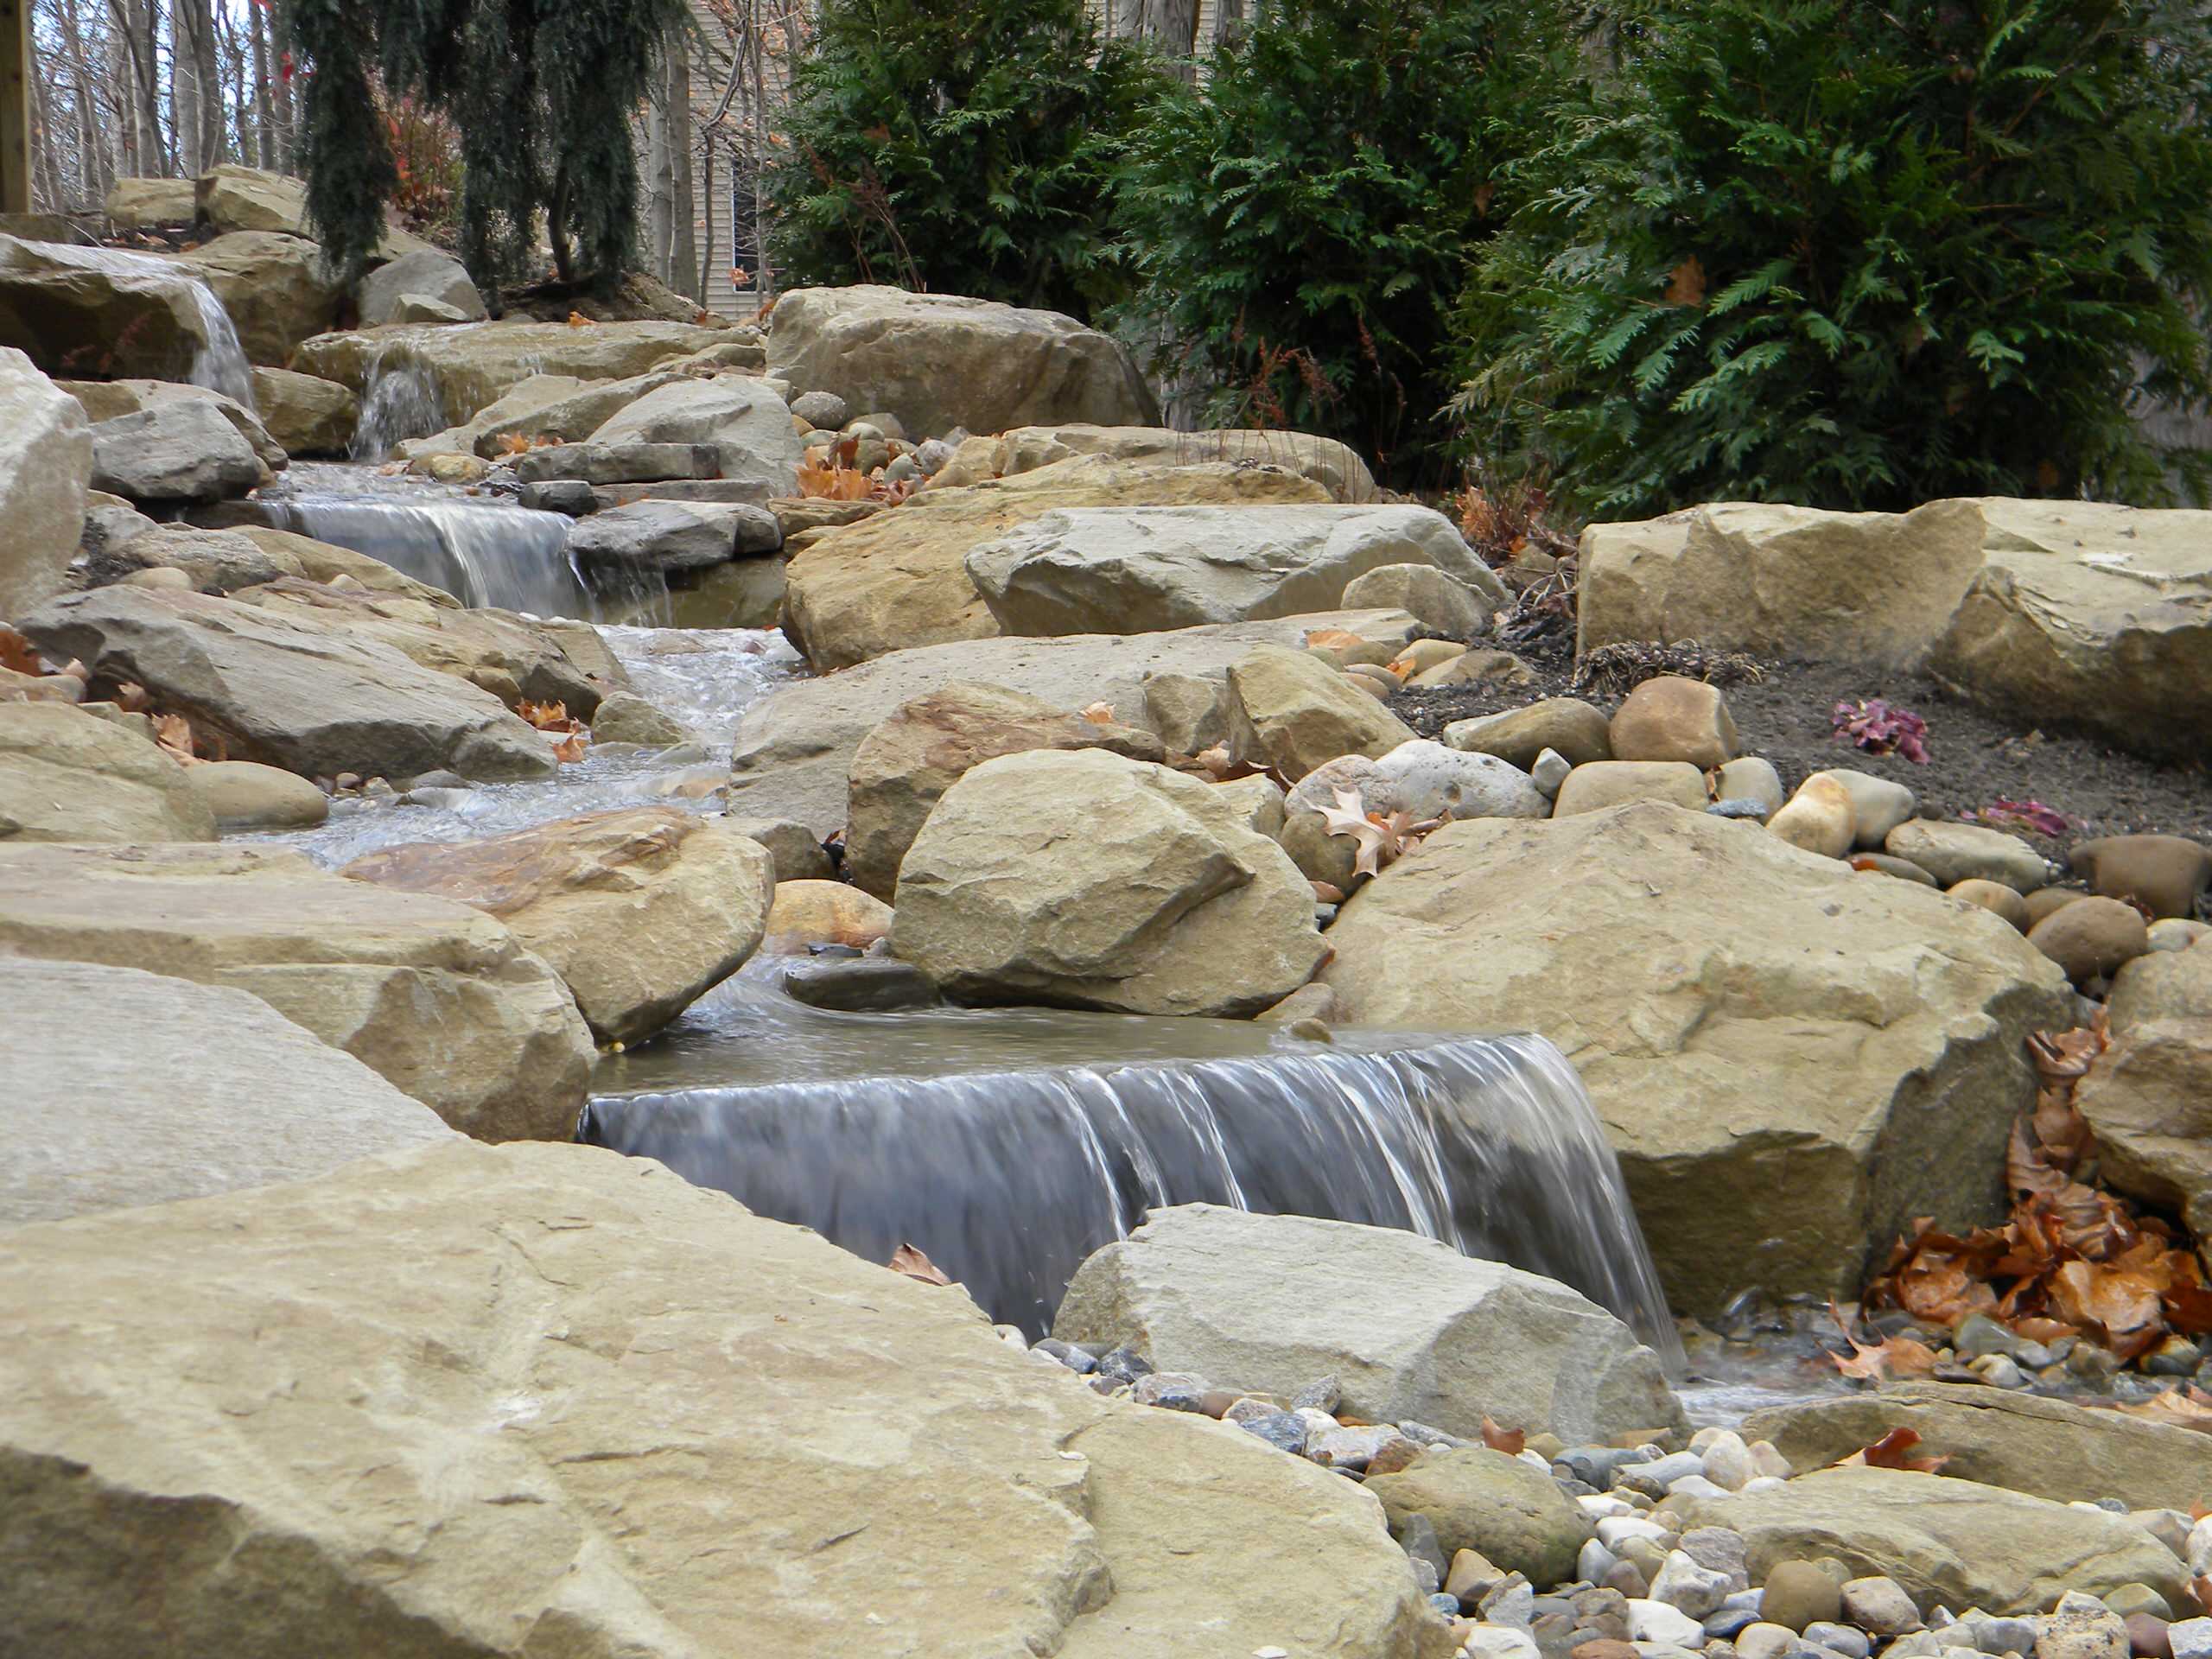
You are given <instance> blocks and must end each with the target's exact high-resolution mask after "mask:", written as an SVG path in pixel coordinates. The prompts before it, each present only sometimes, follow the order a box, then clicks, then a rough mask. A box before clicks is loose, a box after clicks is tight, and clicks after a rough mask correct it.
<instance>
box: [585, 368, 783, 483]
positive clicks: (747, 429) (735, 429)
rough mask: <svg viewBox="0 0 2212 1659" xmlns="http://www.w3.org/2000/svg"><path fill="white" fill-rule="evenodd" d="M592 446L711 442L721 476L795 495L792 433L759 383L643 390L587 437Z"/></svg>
mask: <svg viewBox="0 0 2212 1659" xmlns="http://www.w3.org/2000/svg"><path fill="white" fill-rule="evenodd" d="M591 441H592V442H594V444H633V443H692V444H711V445H713V446H714V448H715V451H716V453H717V454H718V455H719V457H720V460H721V475H722V477H724V478H726V479H736V480H744V481H746V482H749V483H755V484H760V485H764V486H766V487H767V488H768V489H769V491H770V492H771V493H773V494H776V495H794V494H797V493H798V462H799V442H798V434H797V433H796V432H794V431H792V429H791V410H790V409H789V408H788V407H787V406H786V405H785V403H784V400H783V399H782V398H780V397H777V396H776V394H775V393H774V392H772V391H770V390H769V389H768V387H767V386H766V384H765V383H764V382H762V381H760V380H755V379H751V378H747V377H745V376H743V375H721V376H719V377H717V378H715V379H712V380H677V381H674V382H671V384H670V385H664V386H662V387H659V388H658V390H656V391H649V392H647V393H646V394H645V396H644V397H640V398H639V399H638V401H637V402H635V403H634V404H630V405H629V406H628V407H627V408H626V409H624V410H620V412H618V413H617V414H615V415H613V416H611V417H609V418H608V419H607V422H606V423H604V424H603V425H601V427H600V428H599V429H597V430H596V431H594V432H593V434H592V435H591Z"/></svg>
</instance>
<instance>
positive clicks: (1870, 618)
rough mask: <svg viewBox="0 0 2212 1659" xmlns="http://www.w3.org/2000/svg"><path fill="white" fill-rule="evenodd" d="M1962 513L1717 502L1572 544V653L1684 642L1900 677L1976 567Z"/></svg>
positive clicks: (1943, 505)
mask: <svg viewBox="0 0 2212 1659" xmlns="http://www.w3.org/2000/svg"><path fill="white" fill-rule="evenodd" d="M1983 535H1984V525H1983V522H1982V516H1981V514H1980V512H1978V511H1976V510H1975V505H1974V503H1973V502H1970V501H1931V502H1929V504H1928V505H1925V506H1923V507H1916V508H1915V509H1914V510H1913V511H1912V512H1903V513H1888V512H1822V511H1821V510H1820V509H1818V508H1815V507H1793V506H1783V505H1770V504H1767V503H1764V502H1746V501H1723V502H1718V503H1715V504H1713V505H1709V506H1699V507H1688V508H1685V509H1684V510H1682V511H1681V512H1671V513H1669V514H1668V515H1667V516H1666V517H1664V518H1652V519H1647V520H1644V521H1642V522H1639V523H1633V524H1592V525H1590V526H1589V527H1588V528H1587V529H1586V530H1585V531H1583V532H1582V547H1581V591H1580V598H1579V601H1578V603H1579V607H1580V608H1579V612H1578V614H1579V617H1580V634H1579V637H1578V640H1577V647H1578V649H1579V650H1580V651H1584V652H1586V651H1589V650H1591V649H1592V648H1593V647H1595V646H1598V645H1613V644H1617V643H1620V642H1624V641H1643V640H1666V641H1673V640H1676V639H1696V640H1700V641H1702V642H1703V643H1704V644H1705V645H1708V646H1711V647H1713V648H1715V649H1719V650H1727V651H1748V652H1758V653H1760V654H1762V655H1766V656H1777V657H1815V658H1835V659H1846V660H1851V661H1857V662H1864V663H1866V664H1870V665H1872V666H1877V667H1886V668H1903V667H1906V666H1909V665H1910V664H1915V663H1917V662H1919V661H1920V660H1921V659H1922V658H1924V657H1925V656H1926V655H1927V653H1928V651H1929V647H1931V646H1932V645H1934V644H1935V643H1936V639H1937V638H1938V637H1940V636H1941V634H1942V632H1943V627H1944V625H1945V624H1946V623H1947V622H1948V620H1950V616H1951V613H1952V612H1953V611H1955V610H1956V609H1957V608H1958V604H1959V601H1960V600H1961V599H1962V598H1964V597H1965V595H1966V591H1967V583H1969V582H1972V581H1973V579H1974V572H1975V571H1976V570H1977V569H1980V565H1981V562H1982V553H1981V549H1982V542H1983Z"/></svg>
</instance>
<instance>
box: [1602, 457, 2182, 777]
mask: <svg viewBox="0 0 2212 1659" xmlns="http://www.w3.org/2000/svg"><path fill="white" fill-rule="evenodd" d="M2208 527H2212V518H2208V517H2207V516H2206V515H2204V514H2203V513H2202V512H2191V511H2164V512H2152V511H2145V510H2141V509H2138V508H2133V507H2122V506H2114V505H2108V504H2106V503H2102V502H2093V501H2029V500H2014V499H2006V498H2001V497H1986V498H1978V499H1959V500H1948V501H1932V502H1929V504H1927V505H1924V506H1921V507H1916V508H1915V509H1914V510H1913V511H1912V512H1905V513H1879V512H1859V513H1843V512H1820V511H1817V510H1815V509H1813V508H1809V507H1791V506H1777V505H1759V504H1752V503H1745V502H1724V503H1719V504H1717V505H1709V506H1700V507H1693V508H1689V509H1687V510H1686V511H1684V512H1676V513H1671V514H1669V515H1668V516H1667V517H1665V518H1655V519H1650V520H1648V521H1646V522H1643V523H1638V524H1592V525H1591V526H1590V527H1589V528H1588V529H1587V530H1586V531H1584V532H1583V537H1582V557H1581V584H1582V585H1581V594H1580V630H1581V632H1580V648H1581V649H1582V650H1584V651H1588V650H1590V649H1591V648H1592V647H1594V646H1598V645H1608V644H1611V643H1614V642H1616V641H1621V640H1651V639H1659V640H1676V639H1697V640H1700V641H1701V642H1702V643H1703V644H1705V645H1707V646H1709V647H1718V648H1721V649H1726V650H1739V651H1750V652H1759V653H1762V654H1769V655H1777V656H1781V655H1795V656H1810V657H1816V658H1829V659H1834V660H1850V661H1855V662H1864V663H1868V664H1872V665H1875V666H1877V667H1887V668H1904V667H1918V666H1921V665H1923V664H1924V665H1926V666H1928V667H1929V668H1930V669H1932V670H1933V671H1934V672H1935V673H1936V676H1937V677H1939V678H1941V679H1943V680H1945V681H1947V682H1948V683H1950V684H1951V685H1952V686H1953V687H1954V688H1955V689H1956V690H1958V691H1959V692H1961V694H1962V695H1964V696H1967V697H1969V698H1971V699H1972V700H1974V701H1975V702H1980V703H1982V704H1984V705H1985V706H1986V707H1988V708H1990V709H1994V710H1995V711H1997V712H1998V713H1999V714H2000V715H2005V716H2007V717H2010V718H2013V719H2016V720H2018V721H2022V722H2023V723H2024V724H2034V723H2037V722H2048V721H2053V720H2057V721H2065V722H2068V723H2069V724H2074V725H2079V726H2084V727H2088V728H2092V729H2094V730H2096V731H2098V732H2101V733H2102V734H2106V735H2107V736H2109V737H2112V738H2113V739H2116V740H2117V741H2120V743H2121V744H2123V745H2125V746H2126V747H2130V748H2133V749H2138V750H2140V751H2142V752H2144V753H2151V754H2161V755H2173V756H2176V757H2177V758H2178V757H2180V756H2183V755H2186V754H2188V753H2193V749H2192V747H2191V746H2192V744H2193V743H2194V742H2195V741H2196V738H2195V734H2196V733H2197V732H2198V731H2200V730H2201V729H2202V728H2203V727H2204V726H2205V724H2206V722H2207V721H2212V563H2208V561H2207V560H2206V558H2205V556H2204V553H2203V548H2204V545H2205V542H2206V538H2207V536H2208V535H2209V534H2212V528H2208Z"/></svg>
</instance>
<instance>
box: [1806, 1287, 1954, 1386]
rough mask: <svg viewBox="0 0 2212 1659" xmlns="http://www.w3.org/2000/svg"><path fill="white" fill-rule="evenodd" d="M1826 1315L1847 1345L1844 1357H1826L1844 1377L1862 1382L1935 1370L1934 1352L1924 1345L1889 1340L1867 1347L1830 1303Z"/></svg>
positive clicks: (1901, 1339)
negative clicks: (1832, 1321)
mask: <svg viewBox="0 0 2212 1659" xmlns="http://www.w3.org/2000/svg"><path fill="white" fill-rule="evenodd" d="M1828 1316H1829V1317H1830V1318H1831V1319H1834V1321H1835V1328H1836V1329H1837V1330H1839V1331H1840V1332H1842V1333H1843V1339H1844V1340H1845V1341H1846V1342H1847V1343H1849V1344H1851V1352H1850V1354H1849V1356H1848V1357H1847V1356H1845V1355H1842V1354H1834V1353H1832V1354H1830V1355H1829V1356H1828V1357H1829V1358H1830V1359H1832V1360H1834V1362H1835V1368H1836V1370H1839V1371H1841V1372H1842V1373H1843V1374H1844V1375H1845V1376H1852V1377H1857V1378H1858V1379H1859V1381H1861V1382H1864V1383H1879V1382H1880V1381H1881V1380H1882V1379H1883V1378H1884V1377H1887V1376H1927V1375H1928V1374H1929V1372H1930V1371H1932V1370H1935V1369H1936V1351H1935V1350H1934V1349H1932V1348H1930V1347H1929V1345H1928V1344H1926V1343H1924V1342H1916V1341H1914V1340H1913V1339H1912V1338H1910V1337H1891V1338H1886V1339H1885V1340H1884V1341H1882V1342H1878V1343H1876V1344H1873V1345H1872V1346H1871V1347H1870V1346H1869V1345H1867V1344H1865V1343H1863V1342H1861V1341H1859V1338H1856V1337H1854V1336H1853V1335H1852V1334H1851V1326H1850V1325H1848V1324H1847V1322H1846V1321H1845V1319H1844V1317H1843V1312H1842V1310H1841V1309H1840V1308H1839V1307H1837V1306H1836V1305H1835V1303H1834V1300H1830V1301H1829V1303H1828Z"/></svg>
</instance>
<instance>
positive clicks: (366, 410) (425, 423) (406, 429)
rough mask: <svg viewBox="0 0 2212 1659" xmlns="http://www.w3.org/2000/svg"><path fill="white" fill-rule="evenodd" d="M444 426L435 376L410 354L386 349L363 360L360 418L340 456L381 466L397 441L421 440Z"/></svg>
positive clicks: (443, 409)
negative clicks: (364, 374) (364, 375)
mask: <svg viewBox="0 0 2212 1659" xmlns="http://www.w3.org/2000/svg"><path fill="white" fill-rule="evenodd" d="M445 426H446V400H445V394H444V393H443V392H442V391H439V389H438V382H437V378H436V377H435V376H434V375H433V374H431V373H430V372H429V370H428V369H426V368H424V367H423V365H422V364H420V363H418V362H416V360H415V359H414V358H413V357H412V356H411V355H409V354H406V353H395V352H393V351H391V349H390V348H389V347H386V348H385V349H382V350H379V351H378V353H377V354H376V355H375V356H374V357H373V358H372V359H370V360H369V370H368V378H367V379H366V381H365V383H364V385H362V388H361V416H360V419H359V422H358V423H356V424H355V426H354V428H353V445H352V447H351V448H349V449H348V450H347V452H346V453H347V454H350V455H352V457H353V459H354V460H355V461H382V460H384V459H385V456H387V455H389V454H391V452H392V450H393V449H394V448H397V446H398V445H399V443H400V442H402V441H404V440H405V439H408V438H427V437H429V435H431V434H432V433H434V432H442V431H443V430H444V429H445Z"/></svg>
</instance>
